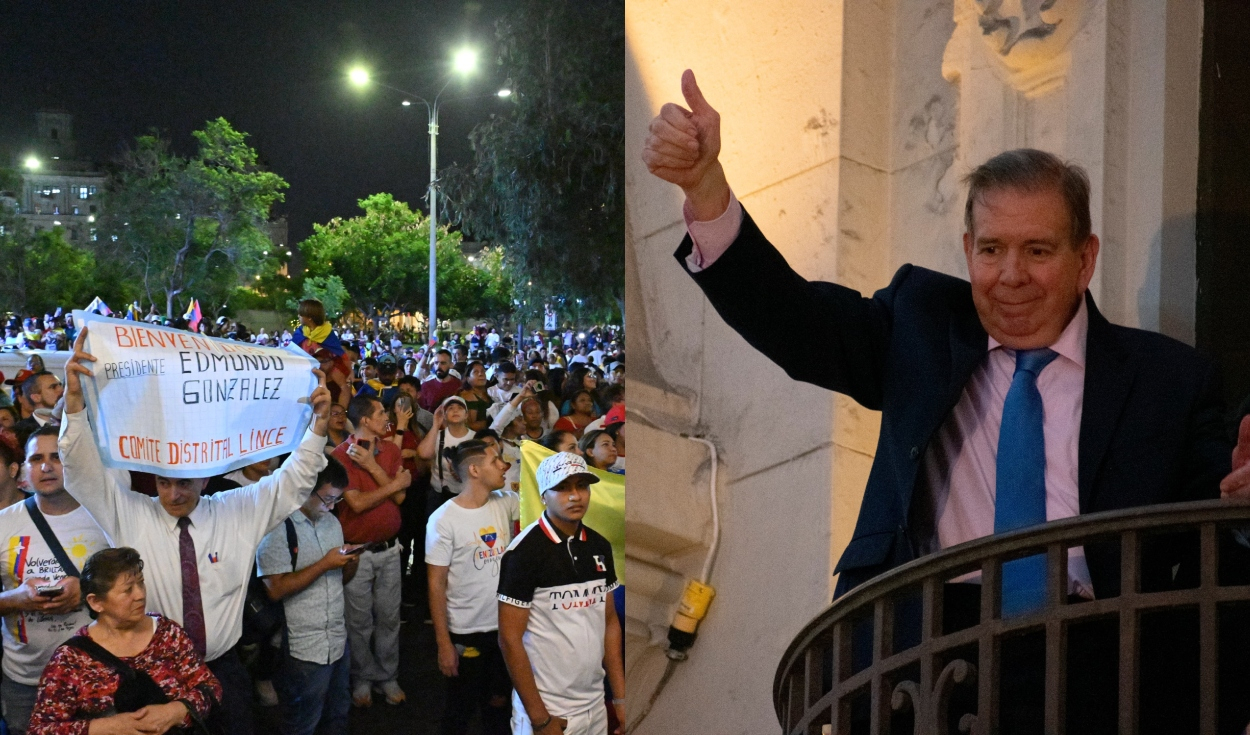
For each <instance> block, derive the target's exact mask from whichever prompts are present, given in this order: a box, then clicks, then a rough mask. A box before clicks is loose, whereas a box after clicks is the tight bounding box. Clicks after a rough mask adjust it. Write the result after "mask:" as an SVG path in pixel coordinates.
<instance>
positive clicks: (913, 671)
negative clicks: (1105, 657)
mask: <svg viewBox="0 0 1250 735" xmlns="http://www.w3.org/2000/svg"><path fill="white" fill-rule="evenodd" d="M1240 528H1250V504H1243V503H1234V502H1225V501H1202V502H1194V503H1179V504H1174V505H1164V506H1151V507H1143V508H1135V509H1129V510H1125V511H1114V512H1108V513H1096V514H1090V515H1085V516H1079V517H1076V518H1069V519H1065V520H1062V521H1056V522H1053V523H1047V524H1044V525H1041V526H1037V527H1034V528H1028V529H1022V530H1019V531H1015V532H1012V533H1008V534H1002V535H996V536H990V537H986V538H983V539H978V540H975V541H972V542H969V543H966V544H961V545H959V546H956V547H953V548H951V549H946V550H944V551H942V552H939V553H936V554H932V555H930V556H926V557H923V558H921V559H917V560H915V561H913V562H910V563H908V564H906V565H903V566H901V567H899V568H897V569H894V570H892V571H890V572H889V573H886V574H883V575H881V576H879V577H876V578H874V579H872V580H870V581H869V582H867V583H865V584H863V585H860V586H859V587H857V588H855V589H854V590H852V591H850V592H849V593H847V594H845V595H843V596H842V597H841V598H839V599H838V600H836V601H835V602H834V603H833V604H832V605H831V606H830V607H829V608H828V609H826V610H825V611H824V612H823V613H821V614H820V615H819V616H817V617H816V618H815V619H814V620H812V622H810V623H809V624H808V625H807V626H806V627H805V628H804V629H803V631H802V632H801V633H800V634H799V635H798V636H797V637H796V638H795V639H794V641H793V642H792V643H791V644H790V646H789V648H788V649H787V650H786V653H785V655H784V656H783V657H782V659H781V663H780V665H779V666H778V669H777V674H776V678H775V680H774V685H773V701H774V705H775V707H776V712H777V717H778V720H779V722H780V723H781V726H782V729H783V732H784V733H786V734H787V735H822V734H823V733H833V734H836V735H847V734H849V733H851V731H852V727H851V718H852V705H853V703H856V702H857V701H858V702H859V704H856V706H857V707H859V709H858V710H857V711H858V713H859V715H858V717H857V720H863V717H864V713H863V705H862V703H863V702H864V701H866V702H867V715H866V717H867V722H866V723H863V722H860V725H864V724H866V727H867V731H868V732H870V733H872V734H873V735H877V734H878V733H887V732H892V731H893V732H897V731H898V729H899V720H900V719H903V720H904V725H905V720H906V719H912V721H913V722H914V725H913V727H912V728H911V730H912V732H914V733H917V734H919V733H946V732H948V731H949V727H948V722H951V721H953V722H955V723H956V728H957V729H958V730H959V731H962V732H969V733H973V734H974V735H980V734H985V735H988V734H990V733H998V732H1000V731H1001V730H1000V728H999V724H998V722H999V704H1000V702H999V690H1000V687H999V679H1000V676H999V672H1000V663H1001V661H1000V655H1001V650H1002V646H1003V642H1004V641H1005V640H1007V639H1009V638H1011V637H1013V636H1019V635H1021V634H1023V633H1027V632H1031V633H1035V634H1037V633H1041V634H1044V637H1045V664H1044V665H1045V673H1044V697H1043V698H1042V715H1041V716H1042V717H1044V722H1043V723H1042V724H1043V727H1044V731H1045V732H1046V733H1064V732H1066V731H1067V730H1068V728H1067V725H1066V722H1065V719H1066V717H1067V712H1066V711H1065V703H1066V702H1067V700H1068V693H1067V692H1066V691H1065V687H1066V681H1067V673H1068V672H1067V670H1066V668H1065V667H1066V664H1067V661H1066V655H1067V653H1066V645H1067V636H1068V632H1069V630H1070V629H1071V628H1072V626H1074V625H1077V624H1080V623H1082V622H1083V621H1094V620H1102V621H1108V620H1118V629H1119V637H1118V646H1119V652H1118V655H1119V659H1118V660H1119V669H1118V671H1119V682H1118V698H1117V700H1116V702H1115V704H1114V705H1109V706H1113V707H1115V708H1116V709H1117V712H1116V721H1117V723H1118V724H1117V727H1118V732H1120V733H1136V732H1138V731H1139V725H1140V724H1141V723H1140V722H1139V719H1138V718H1139V710H1140V707H1139V705H1140V704H1141V702H1140V701H1139V693H1140V684H1141V683H1142V682H1141V680H1140V676H1141V672H1140V668H1141V655H1142V651H1141V630H1142V616H1143V615H1145V614H1150V613H1153V612H1158V611H1167V610H1196V613H1197V628H1198V635H1197V638H1198V651H1197V656H1198V677H1199V680H1198V682H1197V691H1198V698H1199V701H1198V704H1197V713H1196V717H1197V720H1198V721H1197V722H1196V723H1194V727H1193V729H1192V730H1191V731H1194V732H1200V733H1203V734H1204V735H1214V733H1216V732H1217V723H1218V714H1217V706H1218V702H1217V696H1218V691H1219V689H1218V681H1217V677H1218V676H1219V672H1220V668H1219V666H1220V662H1219V659H1218V657H1219V655H1220V641H1219V636H1220V628H1219V622H1218V621H1219V617H1218V616H1219V615H1220V611H1221V610H1226V609H1228V607H1229V606H1231V605H1233V604H1235V603H1244V602H1250V584H1246V583H1245V582H1250V575H1244V574H1243V575H1240V576H1239V577H1238V578H1236V579H1231V581H1230V579H1222V576H1223V575H1222V569H1221V565H1220V555H1221V545H1222V541H1221V540H1222V539H1224V542H1223V545H1224V548H1225V549H1228V548H1229V546H1228V545H1227V540H1228V539H1229V538H1230V537H1231V534H1233V533H1234V532H1235V530H1236V529H1240ZM1159 539H1172V540H1176V539H1182V540H1183V541H1184V542H1185V543H1190V542H1192V546H1194V547H1196V548H1194V549H1193V552H1194V558H1195V559H1197V560H1198V561H1199V563H1198V572H1197V577H1196V579H1195V580H1194V582H1193V583H1192V584H1191V585H1190V586H1188V588H1184V589H1152V588H1151V586H1152V585H1150V584H1145V585H1144V584H1143V564H1142V557H1143V552H1144V551H1145V550H1146V548H1147V546H1148V545H1150V544H1153V543H1154V542H1155V541H1158V540H1159ZM1115 543H1118V544H1119V549H1120V576H1121V581H1120V594H1119V595H1118V596H1114V597H1106V598H1100V599H1096V600H1092V601H1081V602H1073V601H1070V600H1069V599H1068V594H1067V593H1068V577H1067V574H1068V552H1067V550H1068V549H1069V548H1070V547H1077V546H1088V545H1091V544H1115ZM1038 553H1041V554H1045V555H1046V557H1047V574H1048V580H1047V599H1048V602H1047V605H1046V607H1045V608H1044V609H1043V610H1041V611H1038V612H1035V613H1030V614H1028V615H1024V616H1020V617H1016V618H1007V619H1004V618H1003V617H1002V616H1001V615H1000V611H999V607H1000V599H1001V586H1000V572H1001V569H1002V565H1003V562H1005V561H1010V560H1011V559H1014V558H1019V557H1022V556H1029V555H1033V554H1038ZM1239 563H1240V562H1239ZM978 570H979V571H980V573H981V592H980V611H979V622H977V623H975V624H971V625H970V626H969V627H964V628H963V629H959V630H951V631H947V630H945V629H944V626H943V612H944V611H943V608H944V605H943V599H944V597H943V595H944V586H945V584H946V583H947V582H948V581H950V580H953V579H956V578H958V577H960V576H961V575H965V574H967V573H970V572H975V571H978ZM1175 573H1176V571H1175V568H1173V575H1174V576H1175ZM1227 576H1229V577H1232V576H1234V575H1227ZM1095 592H1098V591H1097V590H1095ZM917 597H918V598H919V605H918V613H919V631H918V636H915V637H913V639H912V640H909V641H904V642H903V643H902V644H900V642H899V638H900V636H899V633H900V631H899V630H896V627H895V626H896V623H897V620H898V615H899V613H900V610H902V609H903V608H904V607H907V606H908V605H910V606H911V607H910V609H913V610H915V609H916V608H917V606H916V604H915V602H916V598H917ZM913 619H914V616H913ZM1109 624H1110V625H1112V626H1114V623H1109ZM867 637H870V638H871V656H870V661H868V660H863V661H860V660H858V659H862V658H864V657H863V656H858V657H857V656H856V655H855V654H854V652H853V650H852V648H853V643H854V642H856V641H860V640H864V641H866V640H867ZM903 637H906V636H903ZM896 649H897V650H896ZM973 650H975V653H974V654H971V655H969V652H970V651H973ZM853 659H857V660H856V661H854V662H853ZM855 664H858V665H859V667H858V668H861V670H856V669H857V666H856V665H855ZM1247 665H1248V666H1250V663H1248V664H1247ZM1109 686H1110V685H1109ZM957 688H964V691H965V692H966V694H965V699H967V700H974V701H975V709H973V711H970V712H964V713H961V712H954V713H951V712H948V707H950V706H951V701H952V700H951V694H952V692H953V691H955V690H956V689H957ZM1242 696H1243V697H1246V696H1250V695H1246V694H1243V695H1242ZM1071 729H1073V730H1076V729H1077V728H1076V727H1073V728H1071Z"/></svg>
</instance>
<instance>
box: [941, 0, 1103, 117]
mask: <svg viewBox="0 0 1250 735" xmlns="http://www.w3.org/2000/svg"><path fill="white" fill-rule="evenodd" d="M954 5H955V22H956V24H957V26H956V30H955V34H954V35H953V36H952V38H951V40H952V43H951V44H950V45H949V46H948V47H947V52H948V54H950V53H951V52H952V51H963V52H965V53H967V52H975V53H976V54H977V56H978V57H979V58H976V59H959V58H950V59H944V60H943V63H942V74H943V76H945V77H946V79H947V81H950V82H954V81H956V80H957V79H958V77H959V75H960V71H961V69H962V68H963V67H965V66H966V65H967V64H969V63H970V64H973V65H978V66H979V65H981V64H985V65H987V66H989V67H990V68H992V69H993V70H994V72H995V74H996V75H997V76H998V77H999V78H1000V79H1002V81H1003V82H1004V83H1005V84H1006V85H1008V86H1009V87H1011V88H1012V89H1014V90H1016V91H1017V92H1019V93H1021V94H1023V95H1025V96H1026V97H1029V98H1036V97H1041V96H1043V95H1046V94H1049V93H1050V92H1053V91H1054V90H1055V89H1057V88H1058V87H1059V86H1061V85H1062V84H1063V82H1064V79H1065V78H1066V77H1067V75H1068V71H1069V69H1070V67H1071V64H1072V55H1071V53H1070V46H1071V44H1072V39H1073V38H1074V37H1075V36H1076V34H1077V33H1078V32H1079V31H1080V29H1081V27H1082V25H1083V21H1084V19H1085V17H1086V7H1085V0H955V3H954ZM960 35H963V36H965V37H966V38H967V39H968V40H972V39H976V41H975V42H971V43H954V41H955V40H956V37H957V36H960Z"/></svg>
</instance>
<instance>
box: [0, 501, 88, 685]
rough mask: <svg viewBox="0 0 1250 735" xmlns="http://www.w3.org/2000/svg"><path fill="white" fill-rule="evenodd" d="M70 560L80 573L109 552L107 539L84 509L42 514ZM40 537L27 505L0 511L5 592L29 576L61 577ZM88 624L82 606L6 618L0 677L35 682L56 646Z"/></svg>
mask: <svg viewBox="0 0 1250 735" xmlns="http://www.w3.org/2000/svg"><path fill="white" fill-rule="evenodd" d="M44 518H46V519H47V521H48V527H49V528H51V529H52V533H53V534H55V535H56V538H57V540H58V541H60V542H61V546H62V547H63V548H64V549H65V553H66V554H67V555H68V556H69V559H70V561H72V562H74V565H75V566H77V567H78V571H80V572H81V571H82V567H83V565H84V564H86V563H87V559H88V558H90V556H91V555H92V554H94V553H95V552H97V551H99V550H101V549H107V548H108V547H109V545H110V544H109V541H108V537H106V536H105V535H104V531H102V530H101V529H100V526H99V525H97V524H96V522H95V519H93V518H92V517H91V514H90V513H88V512H87V509H86V508H83V507H81V506H80V507H78V508H77V509H75V510H73V511H71V512H69V513H65V514H64V515H59V516H53V515H47V514H46V513H45V514H44ZM65 576H66V575H65V572H64V571H63V570H62V569H61V565H60V563H58V562H57V560H56V557H55V556H53V554H52V550H51V549H50V548H49V547H48V544H47V542H45V541H44V540H43V534H41V533H39V529H38V528H36V527H35V522H34V521H33V520H31V517H30V513H28V512H27V510H26V504H25V503H15V504H13V505H10V506H9V507H7V508H5V509H4V510H0V582H2V583H3V586H4V589H5V591H8V590H11V589H13V588H14V587H17V586H18V585H20V584H21V583H22V581H23V580H25V579H26V578H28V577H42V578H44V579H47V580H48V584H55V583H57V582H59V581H60V580H62V579H64V578H65ZM90 622H91V617H90V616H89V615H88V614H87V606H86V605H85V604H84V605H83V606H82V607H80V608H79V609H78V610H77V611H76V612H72V613H67V614H64V615H49V614H47V613H42V612H16V613H13V614H11V615H6V616H4V664H3V669H4V675H5V676H6V677H8V678H9V679H12V680H13V681H15V682H17V683H19V684H26V685H28V686H34V685H36V684H38V683H39V676H40V674H42V673H43V667H44V666H46V665H47V663H48V659H50V658H52V653H53V651H55V650H56V647H57V646H59V645H61V644H62V643H64V642H65V641H67V640H69V639H70V638H72V637H73V635H74V631H76V630H78V629H79V628H81V627H82V626H84V625H86V624H88V623H90Z"/></svg>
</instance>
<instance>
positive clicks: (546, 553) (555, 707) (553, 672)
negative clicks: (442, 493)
mask: <svg viewBox="0 0 1250 735" xmlns="http://www.w3.org/2000/svg"><path fill="white" fill-rule="evenodd" d="M616 587H617V581H616V569H615V568H614V567H613V565H612V546H611V544H609V543H608V541H607V539H605V538H604V537H602V536H600V535H599V534H598V533H596V532H595V531H593V530H591V529H589V528H587V527H586V526H584V525H580V524H579V527H578V529H577V532H576V533H574V534H573V535H572V536H568V537H565V536H564V534H562V533H560V530H559V529H557V528H556V527H555V526H554V525H553V524H552V523H551V522H550V521H549V520H547V514H546V513H545V512H544V513H543V514H542V515H541V516H539V517H538V520H537V521H535V522H534V523H531V524H530V525H528V526H526V527H525V530H523V531H521V533H520V535H518V536H517V537H516V538H515V539H513V540H512V543H511V544H509V545H508V550H507V551H506V552H505V553H504V555H503V559H502V560H501V561H500V570H499V599H500V600H501V601H503V602H506V603H508V604H509V605H516V606H517V607H524V608H528V609H529V611H530V617H529V624H528V626H527V627H526V629H525V638H524V642H525V653H526V654H527V655H528V656H529V659H530V667H531V668H532V669H533V670H534V681H535V683H536V684H537V685H538V692H539V694H541V695H542V699H543V704H544V705H546V707H547V710H548V711H549V712H551V714H553V715H556V716H558V717H567V716H569V715H575V714H579V713H581V712H585V711H586V710H588V709H590V708H591V707H594V706H602V705H603V635H604V628H605V621H606V617H605V616H606V615H607V610H606V606H607V605H610V604H612V603H611V602H610V601H608V595H609V594H610V593H611V592H612V590H614V589H616Z"/></svg>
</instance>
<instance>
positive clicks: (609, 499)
mask: <svg viewBox="0 0 1250 735" xmlns="http://www.w3.org/2000/svg"><path fill="white" fill-rule="evenodd" d="M553 454H555V452H553V451H551V450H550V449H547V448H546V447H544V446H543V445H541V444H539V443H538V442H529V441H527V442H521V527H522V528H524V527H526V526H528V525H529V524H531V523H533V522H534V521H536V520H538V516H540V515H542V512H543V501H542V499H541V498H540V497H539V496H538V477H537V472H538V465H539V463H540V462H542V461H543V460H544V459H546V458H548V457H550V456H551V455H553ZM589 469H590V471H591V472H593V473H594V474H595V476H597V477H598V478H599V482H596V483H595V484H593V485H591V486H590V506H589V507H587V508H586V516H585V517H584V518H583V519H582V523H584V524H586V526H588V527H590V528H592V529H594V530H595V531H598V532H599V534H600V535H601V536H603V537H604V538H606V539H607V540H608V543H610V544H612V563H613V565H614V566H615V567H616V578H617V580H618V581H619V582H620V583H621V584H622V585H624V584H625V475H618V474H616V473H613V472H604V471H603V470H598V469H595V468H594V467H590V468H589Z"/></svg>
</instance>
